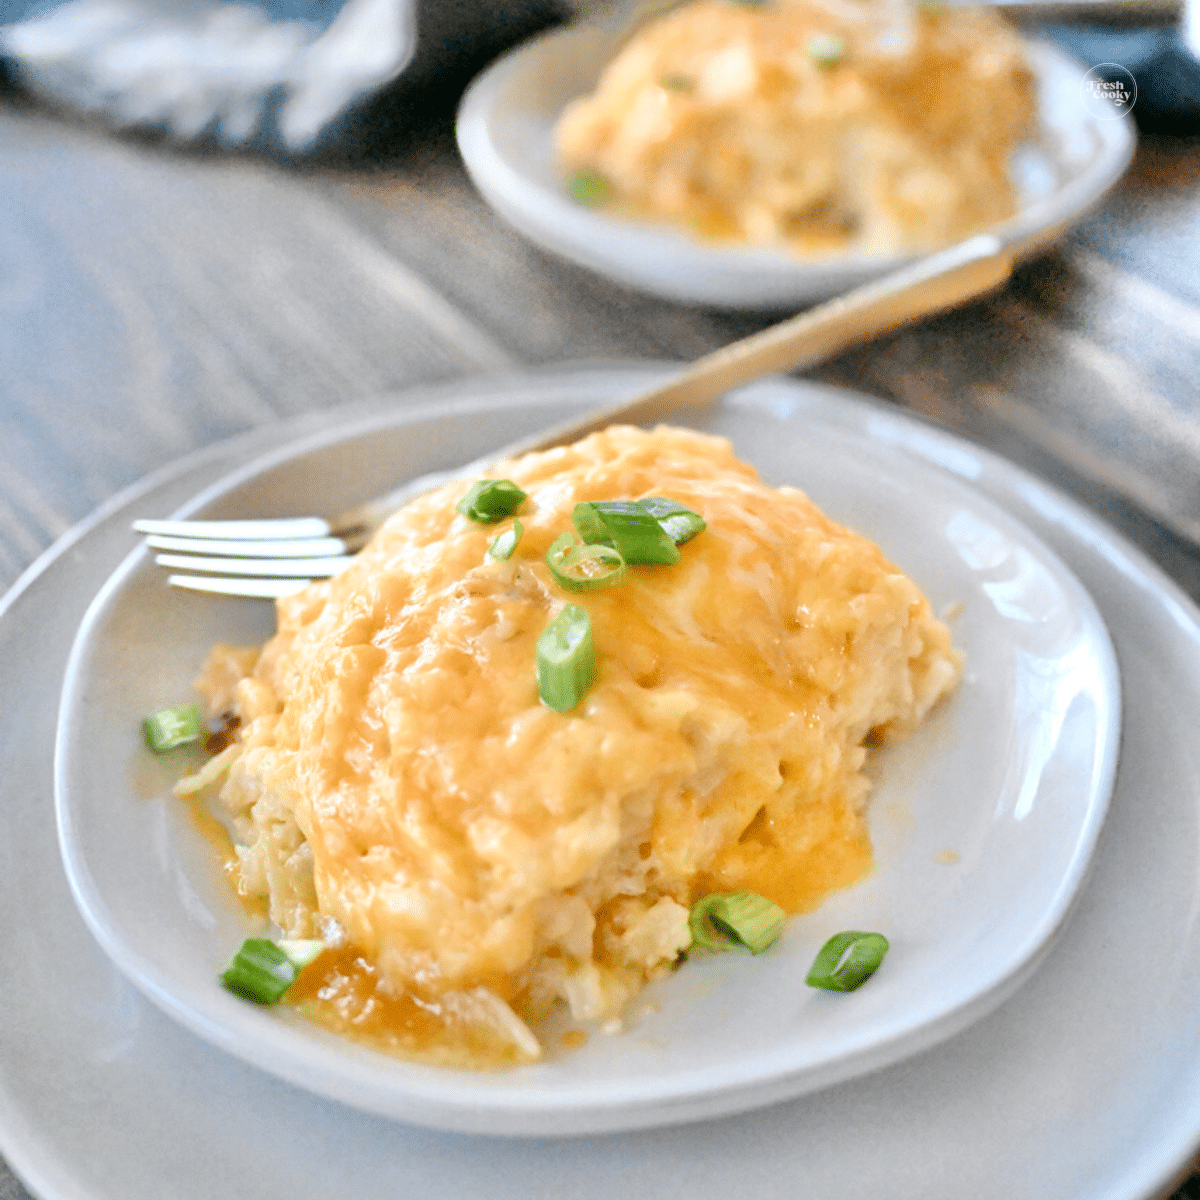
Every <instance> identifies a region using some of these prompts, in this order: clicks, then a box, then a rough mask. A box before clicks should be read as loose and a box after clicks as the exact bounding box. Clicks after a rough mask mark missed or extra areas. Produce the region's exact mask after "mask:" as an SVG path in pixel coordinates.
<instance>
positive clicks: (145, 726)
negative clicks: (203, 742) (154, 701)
mask: <svg viewBox="0 0 1200 1200" xmlns="http://www.w3.org/2000/svg"><path fill="white" fill-rule="evenodd" d="M142 732H143V733H144V734H145V735H146V744H147V745H148V746H149V747H150V749H151V750H153V751H154V753H155V754H166V752H167V751H168V750H174V749H175V748H176V747H177V746H186V745H188V744H189V743H191V742H198V741H200V739H201V738H203V737H207V736H208V730H206V729H205V728H204V727H203V726H202V725H201V724H200V714H199V713H198V712H197V711H196V709H195V708H194V707H193V706H192V705H191V704H180V705H179V706H178V707H176V708H164V709H163V710H162V712H156V713H154V714H153V715H152V716H149V717H146V718H145V719H144V720H143V721H142Z"/></svg>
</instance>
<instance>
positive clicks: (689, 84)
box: [658, 71, 696, 92]
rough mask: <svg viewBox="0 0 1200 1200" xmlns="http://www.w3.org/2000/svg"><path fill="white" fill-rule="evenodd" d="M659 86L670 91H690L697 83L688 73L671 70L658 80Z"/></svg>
mask: <svg viewBox="0 0 1200 1200" xmlns="http://www.w3.org/2000/svg"><path fill="white" fill-rule="evenodd" d="M658 86H659V87H661V88H663V89H664V90H665V91H668V92H690V91H692V90H693V89H694V88H695V86H696V84H695V82H694V81H693V80H692V79H691V78H690V77H689V76H687V75H683V74H681V73H680V72H678V71H669V72H668V73H667V74H666V75H664V76H663V77H662V78H661V79H660V80H659V81H658Z"/></svg>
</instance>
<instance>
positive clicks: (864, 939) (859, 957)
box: [804, 930, 888, 992]
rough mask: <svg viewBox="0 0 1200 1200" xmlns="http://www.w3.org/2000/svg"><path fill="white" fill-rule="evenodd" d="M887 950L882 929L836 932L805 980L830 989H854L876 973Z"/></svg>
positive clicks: (812, 984)
mask: <svg viewBox="0 0 1200 1200" xmlns="http://www.w3.org/2000/svg"><path fill="white" fill-rule="evenodd" d="M887 951H888V940H887V938H885V937H884V936H883V934H882V933H860V932H858V931H857V930H848V931H847V932H846V933H838V934H835V935H834V936H833V937H831V938H830V939H829V941H827V942H826V943H825V945H824V946H822V947H821V950H820V953H819V954H818V955H817V957H816V958H815V959H814V960H813V965H812V969H811V970H810V971H809V973H808V976H807V977H806V978H805V980H804V982H805V983H807V984H808V986H809V987H815V988H824V989H825V990H826V991H829V992H852V991H854V989H855V988H856V987H859V986H860V985H861V984H863V983H866V981H867V980H868V979H870V978H871V976H872V975H874V974H875V972H876V970H877V969H878V967H879V964H880V963H881V962H883V956H884V955H885V954H886V953H887Z"/></svg>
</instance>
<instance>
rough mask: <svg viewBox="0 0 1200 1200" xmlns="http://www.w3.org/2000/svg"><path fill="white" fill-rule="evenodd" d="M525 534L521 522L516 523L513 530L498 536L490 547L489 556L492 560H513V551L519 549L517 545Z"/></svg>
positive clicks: (513, 524) (507, 530)
mask: <svg viewBox="0 0 1200 1200" xmlns="http://www.w3.org/2000/svg"><path fill="white" fill-rule="evenodd" d="M524 533H525V526H524V525H522V524H521V522H520V521H514V522H513V523H512V528H511V529H506V530H505V531H504V532H503V533H498V534H496V536H495V538H494V539H493V540H492V544H491V545H490V546H489V547H488V554H490V555H491V556H492V558H512V554H513V551H514V550H515V549H516V548H517V543H518V542H519V541H520V540H521V537H522V536H523V535H524Z"/></svg>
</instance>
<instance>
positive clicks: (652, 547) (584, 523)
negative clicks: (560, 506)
mask: <svg viewBox="0 0 1200 1200" xmlns="http://www.w3.org/2000/svg"><path fill="white" fill-rule="evenodd" d="M571 520H572V521H573V522H574V525H575V528H576V529H578V530H579V536H580V537H581V538H583V540H584V541H585V542H591V543H593V544H597V545H601V546H613V547H615V548H616V549H617V550H618V551H619V552H620V555H621V557H622V558H623V559H624V560H625V561H626V562H627V563H677V562H678V561H679V557H680V555H679V551H678V550H677V549H676V548H675V542H674V540H673V539H672V538H671V536H670V534H668V533H667V531H666V530H665V529H664V528H663V527H662V525H661V524H659V522H658V519H657V518H656V517H655V516H654V515H653V514H652V513H650V512H648V511H647V510H646V508H645V507H644V506H643V505H642V503H641V502H640V501H637V500H599V501H596V502H594V503H588V502H586V501H581V502H580V503H579V504H576V505H575V508H574V510H573V511H572V513H571Z"/></svg>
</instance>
